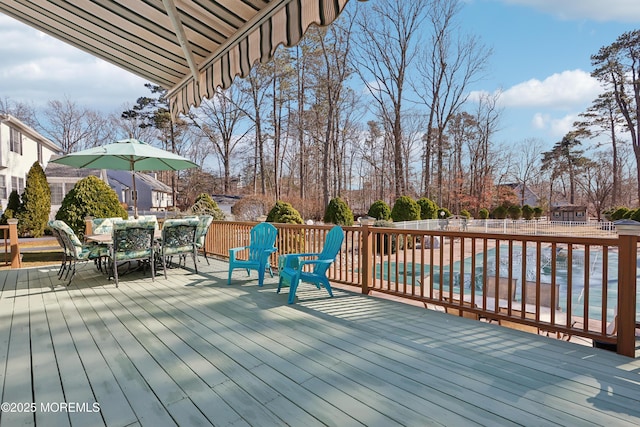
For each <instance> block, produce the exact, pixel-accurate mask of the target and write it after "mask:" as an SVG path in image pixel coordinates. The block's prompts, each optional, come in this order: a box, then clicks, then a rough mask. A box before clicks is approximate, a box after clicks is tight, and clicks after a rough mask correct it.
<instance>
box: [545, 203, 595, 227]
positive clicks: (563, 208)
mask: <svg viewBox="0 0 640 427" xmlns="http://www.w3.org/2000/svg"><path fill="white" fill-rule="evenodd" d="M587 218H588V217H587V207H586V206H580V205H571V204H568V203H566V204H557V205H554V206H551V221H571V222H587Z"/></svg>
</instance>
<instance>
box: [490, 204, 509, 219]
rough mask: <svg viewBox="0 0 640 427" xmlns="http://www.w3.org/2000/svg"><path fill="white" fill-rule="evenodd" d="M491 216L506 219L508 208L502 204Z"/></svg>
mask: <svg viewBox="0 0 640 427" xmlns="http://www.w3.org/2000/svg"><path fill="white" fill-rule="evenodd" d="M491 216H492V217H493V218H495V219H505V218H506V217H507V208H506V207H505V206H503V205H500V206H498V207H496V208H495V209H494V210H493V212H491Z"/></svg>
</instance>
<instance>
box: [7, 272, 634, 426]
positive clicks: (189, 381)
mask: <svg viewBox="0 0 640 427" xmlns="http://www.w3.org/2000/svg"><path fill="white" fill-rule="evenodd" d="M199 268H200V269H201V270H202V271H201V273H200V274H195V273H193V272H192V271H186V270H183V269H172V270H170V271H169V278H168V279H167V280H165V279H164V277H163V276H159V277H157V278H156V280H155V281H153V282H152V281H151V279H150V278H149V277H143V276H142V274H139V273H134V274H131V275H128V276H125V277H123V278H122V279H121V282H120V287H119V288H116V287H115V286H114V284H113V282H112V281H108V280H107V279H106V278H105V277H104V276H103V275H101V274H99V273H98V272H97V271H95V269H94V268H93V266H91V265H87V266H86V267H84V269H82V270H81V271H80V272H79V274H78V276H77V277H76V279H75V280H74V283H73V284H72V285H71V287H69V288H66V287H64V286H61V285H60V282H58V280H57V278H56V274H55V268H40V269H22V270H11V271H2V272H0V288H1V289H2V291H1V293H0V316H1V322H2V323H1V327H0V383H1V384H2V401H3V402H7V403H9V404H10V405H9V406H6V405H5V404H3V406H2V409H3V412H2V413H1V414H0V425H1V426H3V427H4V426H12V427H13V426H18V425H34V424H35V425H40V426H56V425H61V426H63V425H74V426H98V425H107V426H137V425H149V426H168V425H176V424H177V425H182V426H195V425H256V426H269V425H274V426H281V425H296V426H300V425H305V426H307V425H337V426H354V425H367V426H376V425H380V426H390V425H408V426H424V425H447V426H461V425H490V426H495V425H501V426H502V425H567V426H580V425H585V426H586V425H589V426H592V425H607V426H614V425H615V426H624V425H629V426H632V425H639V424H640V361H639V360H634V359H629V358H625V357H622V356H619V355H616V354H615V353H611V352H607V351H605V350H599V349H592V348H590V347H586V346H582V345H577V344H573V343H568V342H563V341H558V340H554V339H549V338H546V337H542V336H536V335H532V334H527V333H524V332H520V331H515V330H510V329H507V328H501V327H499V326H497V325H493V324H487V323H482V322H477V321H473V320H469V319H464V318H459V317H454V316H451V315H447V314H444V313H440V312H435V311H431V310H425V309H424V308H420V307H415V306H410V305H406V304H402V303H399V302H395V301H389V300H383V299H379V298H374V297H367V296H362V295H359V294H357V293H350V292H347V291H343V290H336V291H335V294H336V295H335V298H332V299H330V298H328V296H327V294H326V292H321V291H317V290H315V288H313V287H311V286H309V285H302V286H301V289H300V290H299V292H298V295H299V298H298V303H297V304H295V305H292V306H290V305H287V304H286V300H287V295H286V294H281V295H278V294H276V292H275V289H276V278H274V279H269V278H268V276H267V280H266V284H265V286H264V287H263V288H259V287H258V286H257V285H256V280H255V273H254V274H253V279H247V278H246V276H245V275H244V274H243V273H242V272H240V271H238V272H236V273H234V279H235V280H234V283H233V284H232V285H231V286H227V284H226V272H227V265H226V264H225V263H223V262H219V261H212V263H211V266H207V264H206V262H204V260H202V262H200V263H199ZM52 285H54V286H55V288H54V290H52V288H51V287H52ZM32 403H33V404H34V405H33V406H31V405H29V406H27V407H26V408H25V407H24V405H25V404H32ZM65 403H66V404H68V406H67V407H66V408H65V407H64V405H63V404H65ZM94 403H97V405H94ZM7 409H8V410H9V411H7ZM25 409H26V410H27V412H24V410H25ZM63 409H66V410H63ZM18 410H23V412H12V411H18ZM32 410H34V412H31V411H32ZM94 410H95V412H93V411H94Z"/></svg>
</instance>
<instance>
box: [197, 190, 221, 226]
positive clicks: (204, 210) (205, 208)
mask: <svg viewBox="0 0 640 427" xmlns="http://www.w3.org/2000/svg"><path fill="white" fill-rule="evenodd" d="M190 210H191V213H193V214H194V215H211V216H212V217H213V220H214V221H223V220H224V219H225V215H224V212H222V209H220V208H219V207H218V204H217V203H216V202H215V200H213V199H212V198H211V196H210V195H208V194H207V193H200V195H199V196H198V197H196V200H195V202H193V205H192V206H191V209H190Z"/></svg>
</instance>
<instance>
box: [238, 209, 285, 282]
mask: <svg viewBox="0 0 640 427" xmlns="http://www.w3.org/2000/svg"><path fill="white" fill-rule="evenodd" d="M277 234H278V229H277V228H275V227H274V226H273V225H271V224H269V223H268V222H261V223H260V224H257V225H256V226H254V227H253V228H252V229H251V236H250V240H249V246H241V247H239V248H232V249H229V279H228V281H227V283H228V284H229V285H230V284H231V273H232V272H233V270H235V269H236V268H243V269H245V270H247V274H248V275H249V274H250V270H257V271H258V286H262V284H263V283H264V272H265V270H266V269H269V274H271V277H273V271H272V270H271V265H270V264H269V257H270V256H271V254H272V253H274V252H275V251H276V250H277V248H276V247H275V243H276V236H277ZM244 250H246V251H248V257H247V259H246V260H242V259H238V258H237V253H238V252H240V251H244Z"/></svg>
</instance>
